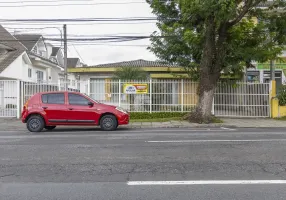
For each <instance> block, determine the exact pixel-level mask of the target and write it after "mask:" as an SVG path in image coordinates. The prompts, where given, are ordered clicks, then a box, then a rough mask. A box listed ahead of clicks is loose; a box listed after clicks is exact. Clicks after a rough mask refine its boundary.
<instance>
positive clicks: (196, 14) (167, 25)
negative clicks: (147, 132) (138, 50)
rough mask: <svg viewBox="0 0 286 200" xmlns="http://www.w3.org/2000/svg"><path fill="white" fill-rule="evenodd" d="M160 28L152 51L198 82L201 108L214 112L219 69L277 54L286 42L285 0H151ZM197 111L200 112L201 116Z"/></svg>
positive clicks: (232, 68) (242, 65)
mask: <svg viewBox="0 0 286 200" xmlns="http://www.w3.org/2000/svg"><path fill="white" fill-rule="evenodd" d="M147 2H149V4H150V6H151V8H152V11H153V13H154V14H155V15H156V16H157V18H158V22H157V27H158V29H159V31H156V32H154V33H153V34H152V37H151V42H152V44H151V46H150V47H149V49H150V50H151V51H152V52H154V54H155V55H156V56H157V57H158V58H159V59H161V60H162V61H166V62H168V63H172V64H179V65H181V66H183V67H185V68H186V69H187V70H188V72H190V73H191V75H192V76H193V77H195V78H197V79H198V80H199V83H200V84H199V90H198V94H199V102H198V106H197V108H198V110H197V112H198V113H199V115H200V116H201V117H202V118H203V117H204V116H209V115H210V114H211V104H212V97H213V94H214V89H215V86H216V84H217V82H218V80H219V78H220V76H221V72H224V73H225V74H228V73H239V72H241V71H242V70H243V69H244V68H245V67H248V66H250V65H251V63H252V61H258V62H265V61H267V60H269V59H275V58H276V57H277V56H279V55H280V54H281V52H282V50H283V48H284V45H285V43H286V35H285V33H286V15H285V12H284V11H285V8H286V3H285V0H273V1H272V2H267V1H266V0H152V1H151V0H147ZM198 113H197V114H198Z"/></svg>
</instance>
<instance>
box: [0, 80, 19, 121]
mask: <svg viewBox="0 0 286 200" xmlns="http://www.w3.org/2000/svg"><path fill="white" fill-rule="evenodd" d="M19 87H20V86H19V81H15V80H0V117H17V109H18V108H19V100H20V99H19V90H20V88H19Z"/></svg>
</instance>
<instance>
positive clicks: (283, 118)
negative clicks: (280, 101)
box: [274, 116, 286, 121]
mask: <svg viewBox="0 0 286 200" xmlns="http://www.w3.org/2000/svg"><path fill="white" fill-rule="evenodd" d="M274 119H276V120H280V121H286V116H285V117H279V118H274Z"/></svg>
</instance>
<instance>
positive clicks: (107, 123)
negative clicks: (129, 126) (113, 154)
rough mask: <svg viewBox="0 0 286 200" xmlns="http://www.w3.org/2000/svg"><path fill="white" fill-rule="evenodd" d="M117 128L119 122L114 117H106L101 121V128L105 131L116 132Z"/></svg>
mask: <svg viewBox="0 0 286 200" xmlns="http://www.w3.org/2000/svg"><path fill="white" fill-rule="evenodd" d="M117 126H118V122H117V119H116V117H115V116H114V115H104V116H103V117H102V118H101V119H100V128H101V130H103V131H114V130H115V129H116V128H117Z"/></svg>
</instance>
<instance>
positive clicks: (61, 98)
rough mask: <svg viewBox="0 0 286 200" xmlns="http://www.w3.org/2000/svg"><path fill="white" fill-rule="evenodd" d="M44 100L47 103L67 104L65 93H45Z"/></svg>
mask: <svg viewBox="0 0 286 200" xmlns="http://www.w3.org/2000/svg"><path fill="white" fill-rule="evenodd" d="M42 102H43V103H45V104H65V95H64V93H57V94H43V95H42Z"/></svg>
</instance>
